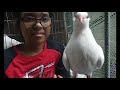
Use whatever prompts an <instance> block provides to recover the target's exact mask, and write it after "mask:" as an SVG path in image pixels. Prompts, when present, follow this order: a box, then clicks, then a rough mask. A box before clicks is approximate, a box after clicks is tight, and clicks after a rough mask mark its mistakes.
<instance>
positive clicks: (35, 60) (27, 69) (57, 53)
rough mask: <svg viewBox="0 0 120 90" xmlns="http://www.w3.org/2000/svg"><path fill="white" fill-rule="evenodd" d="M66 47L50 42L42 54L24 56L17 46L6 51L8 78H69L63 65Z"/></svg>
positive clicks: (6, 73) (5, 60)
mask: <svg viewBox="0 0 120 90" xmlns="http://www.w3.org/2000/svg"><path fill="white" fill-rule="evenodd" d="M63 51H64V46H63V45H62V44H60V43H59V42H57V41H54V40H48V41H46V42H45V44H44V49H43V51H42V52H41V53H39V54H37V55H35V56H28V57H27V56H23V55H22V54H21V52H20V51H19V50H18V49H17V46H14V47H11V48H9V49H6V50H5V51H4V71H5V77H8V78H53V76H54V74H58V75H61V76H63V77H65V78H68V77H69V72H68V71H66V69H65V68H64V65H63V63H62V58H61V57H62V54H63Z"/></svg>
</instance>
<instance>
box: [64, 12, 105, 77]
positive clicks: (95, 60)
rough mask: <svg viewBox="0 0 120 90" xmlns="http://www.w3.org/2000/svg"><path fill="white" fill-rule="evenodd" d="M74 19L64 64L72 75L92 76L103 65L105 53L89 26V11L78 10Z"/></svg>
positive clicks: (65, 51)
mask: <svg viewBox="0 0 120 90" xmlns="http://www.w3.org/2000/svg"><path fill="white" fill-rule="evenodd" d="M74 20H75V21H74V29H73V33H72V35H71V38H70V40H69V42H68V44H67V46H66V47H65V50H64V52H63V57H62V60H63V64H64V66H65V68H66V70H68V71H70V72H71V73H70V75H71V77H73V78H80V77H79V76H80V75H81V74H83V75H86V76H87V78H91V77H92V72H93V71H94V70H96V69H100V68H101V67H102V66H103V64H104V53H103V50H102V48H101V47H100V46H99V45H98V44H97V42H96V40H95V38H94V36H93V34H92V31H91V29H90V28H89V21H90V18H88V13H87V12H77V13H76V15H75V19H74Z"/></svg>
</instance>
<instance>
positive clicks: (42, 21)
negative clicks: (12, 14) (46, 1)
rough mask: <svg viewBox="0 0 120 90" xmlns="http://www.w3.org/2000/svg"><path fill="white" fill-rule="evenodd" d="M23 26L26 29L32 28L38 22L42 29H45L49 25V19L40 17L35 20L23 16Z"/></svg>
mask: <svg viewBox="0 0 120 90" xmlns="http://www.w3.org/2000/svg"><path fill="white" fill-rule="evenodd" d="M21 20H22V21H23V23H24V25H25V26H26V27H33V26H35V24H36V22H37V21H38V20H39V23H40V24H41V25H42V26H43V27H44V28H47V27H49V26H50V25H51V18H50V17H49V16H42V17H40V18H35V17H32V16H25V17H23V18H21Z"/></svg>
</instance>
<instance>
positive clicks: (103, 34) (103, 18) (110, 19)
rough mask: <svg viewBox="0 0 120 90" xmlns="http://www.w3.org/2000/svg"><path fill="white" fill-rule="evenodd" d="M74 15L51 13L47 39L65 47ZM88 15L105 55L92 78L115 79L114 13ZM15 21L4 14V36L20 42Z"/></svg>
mask: <svg viewBox="0 0 120 90" xmlns="http://www.w3.org/2000/svg"><path fill="white" fill-rule="evenodd" d="M74 13H75V12H52V17H51V18H52V23H53V26H52V32H51V35H50V37H49V39H52V40H58V41H59V42H61V43H63V44H64V45H65V46H66V44H67V42H68V41H69V39H70V37H71V34H72V31H73V16H74ZM88 14H89V17H90V18H91V20H90V28H91V30H92V33H93V35H94V37H95V39H96V41H97V43H98V44H99V45H100V46H101V47H102V48H103V50H104V54H105V63H104V65H103V67H102V68H101V69H100V70H96V71H94V72H93V78H116V12H88ZM15 21H16V20H15V17H14V15H13V13H12V12H4V34H7V35H8V36H9V37H11V38H13V39H16V40H18V41H21V42H22V38H21V36H20V34H19V32H17V31H16V30H15ZM6 47H7V46H6Z"/></svg>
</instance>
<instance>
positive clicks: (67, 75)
mask: <svg viewBox="0 0 120 90" xmlns="http://www.w3.org/2000/svg"><path fill="white" fill-rule="evenodd" d="M63 51H64V45H63V44H62V45H60V52H61V58H60V60H59V61H58V64H57V67H56V71H55V73H56V74H57V75H61V76H62V77H63V78H70V72H69V71H67V70H66V69H65V67H64V65H63V62H62V55H63Z"/></svg>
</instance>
